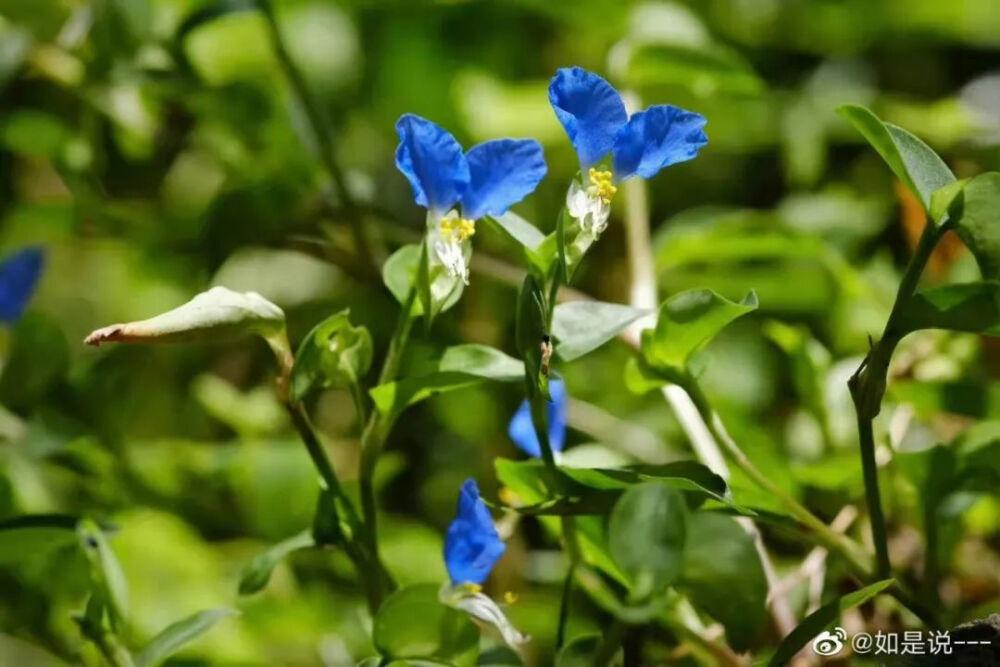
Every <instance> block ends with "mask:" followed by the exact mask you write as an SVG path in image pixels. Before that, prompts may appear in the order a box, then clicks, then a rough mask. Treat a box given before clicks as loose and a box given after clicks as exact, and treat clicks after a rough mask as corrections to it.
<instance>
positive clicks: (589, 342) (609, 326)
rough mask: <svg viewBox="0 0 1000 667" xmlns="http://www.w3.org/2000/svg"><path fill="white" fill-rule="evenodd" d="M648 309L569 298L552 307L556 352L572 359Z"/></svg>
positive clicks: (586, 351)
mask: <svg viewBox="0 0 1000 667" xmlns="http://www.w3.org/2000/svg"><path fill="white" fill-rule="evenodd" d="M647 314H649V311H648V310H642V309H639V308H632V307H631V306H623V305H621V304H617V303H604V302H602V301H571V302H569V303H562V304H559V305H558V306H556V308H555V314H554V315H553V316H552V334H553V335H554V336H555V338H556V341H557V344H556V351H557V352H558V353H559V356H560V357H561V358H562V359H563V360H564V361H572V360H574V359H577V358H579V357H582V356H583V355H585V354H587V353H588V352H590V351H591V350H595V349H597V348H598V347H600V346H601V345H603V344H604V343H606V342H607V341H609V340H611V339H612V338H614V337H615V336H617V335H618V334H619V333H621V332H622V330H624V329H625V328H626V327H628V325H630V324H632V323H633V322H635V321H636V320H637V319H639V318H640V317H642V316H644V315H647Z"/></svg>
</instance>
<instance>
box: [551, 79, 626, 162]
mask: <svg viewBox="0 0 1000 667" xmlns="http://www.w3.org/2000/svg"><path fill="white" fill-rule="evenodd" d="M549 102H551V103H552V108H553V109H555V112H556V116H557V117H558V118H559V122H560V123H562V125H563V127H564V128H566V134H567V135H569V140H570V141H571V142H572V143H573V148H575V149H576V154H577V155H579V156H580V164H581V166H582V167H583V168H584V169H587V168H588V167H590V166H592V165H594V164H596V163H597V162H599V161H600V159H601V158H602V157H604V156H605V155H607V154H608V152H609V151H611V148H612V146H614V143H615V133H617V132H618V130H619V129H620V128H621V127H622V126H623V125H625V122H626V121H627V120H628V114H627V113H626V112H625V103H624V102H622V98H621V96H620V95H619V94H618V91H617V90H615V89H614V88H612V87H611V84H610V83H608V82H607V81H605V80H604V79H602V78H601V77H599V76H597V75H596V74H594V73H592V72H588V71H587V70H585V69H581V68H579V67H572V68H568V69H566V68H564V69H560V70H559V71H557V72H556V75H555V76H554V77H552V83H550V84H549Z"/></svg>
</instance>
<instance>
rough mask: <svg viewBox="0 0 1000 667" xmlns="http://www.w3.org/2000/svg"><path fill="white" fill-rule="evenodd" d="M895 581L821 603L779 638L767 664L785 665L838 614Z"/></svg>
mask: <svg viewBox="0 0 1000 667" xmlns="http://www.w3.org/2000/svg"><path fill="white" fill-rule="evenodd" d="M893 583H895V580H894V579H885V580H883V581H877V582H875V583H874V584H871V585H870V586H865V587H864V588H862V589H860V590H857V591H854V592H853V593H850V594H848V595H845V596H844V597H842V598H840V599H838V600H834V601H833V602H830V603H828V604H825V605H823V606H822V607H820V608H819V609H817V610H816V611H814V612H813V613H811V614H809V615H808V616H806V618H805V620H803V621H802V622H801V623H799V625H798V627H796V628H795V629H794V630H792V631H791V632H790V633H789V634H788V636H787V637H785V638H784V639H782V640H781V643H780V644H779V645H778V649H777V650H776V651H775V652H774V655H772V656H771V660H770V662H768V665H769V666H770V667H780V666H781V665H787V664H788V662H789V661H790V660H791V659H792V658H793V657H794V656H795V654H796V653H798V652H799V650H800V649H801V648H802V647H803V646H805V645H806V643H807V642H808V641H809V640H810V639H813V638H814V637H815V636H816V635H818V634H819V633H821V632H823V630H824V629H825V628H827V627H828V626H829V625H830V624H831V623H835V622H836V621H837V619H839V618H840V614H841V613H842V612H844V611H847V610H848V609H853V608H854V607H857V606H858V605H859V604H863V603H865V602H867V601H868V600H870V599H872V598H873V597H875V596H876V595H878V594H879V593H881V592H882V591H884V590H885V589H887V588H889V586H892V585H893Z"/></svg>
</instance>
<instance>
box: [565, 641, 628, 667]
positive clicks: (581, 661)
mask: <svg viewBox="0 0 1000 667" xmlns="http://www.w3.org/2000/svg"><path fill="white" fill-rule="evenodd" d="M600 645H601V635H584V636H582V637H574V638H573V639H572V641H569V642H567V643H566V645H565V646H563V647H562V648H561V649H559V653H558V654H557V655H556V663H555V667H592V666H593V664H594V657H595V656H596V654H597V647H598V646H600ZM608 664H609V665H619V664H621V649H619V650H618V651H617V652H616V656H615V658H614V659H612V661H611V662H610V663H608Z"/></svg>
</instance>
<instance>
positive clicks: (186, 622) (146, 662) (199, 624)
mask: <svg viewBox="0 0 1000 667" xmlns="http://www.w3.org/2000/svg"><path fill="white" fill-rule="evenodd" d="M236 613H238V612H237V611H236V610H235V609H208V610H205V611H199V612H198V613H196V614H192V615H191V616H188V617H187V618H185V619H182V620H180V621H177V622H176V623H173V624H172V625H170V626H168V627H167V628H165V629H164V630H163V632H161V633H160V634H158V635H156V636H155V637H153V639H152V641H150V642H149V644H147V645H146V647H145V648H144V649H142V651H140V652H139V654H138V655H136V656H135V667H154V665H159V664H160V663H162V662H163V661H164V660H166V659H167V658H169V657H170V656H171V655H173V654H174V653H176V652H177V651H179V650H180V649H181V648H183V646H184V645H185V644H187V643H189V642H192V641H194V640H195V639H197V638H198V637H200V636H201V635H203V634H205V633H206V632H208V631H209V630H211V629H212V626H214V625H215V624H216V623H218V622H219V621H220V620H222V619H224V618H226V617H227V616H232V615H233V614H236Z"/></svg>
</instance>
